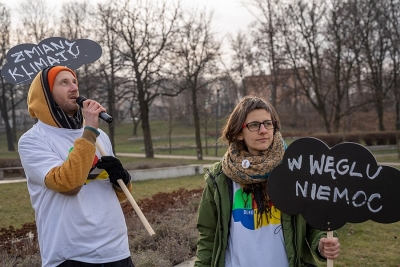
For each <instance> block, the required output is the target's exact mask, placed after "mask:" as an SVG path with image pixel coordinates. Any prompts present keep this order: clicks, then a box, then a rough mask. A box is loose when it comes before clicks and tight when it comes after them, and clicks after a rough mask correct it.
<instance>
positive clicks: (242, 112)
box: [221, 96, 281, 149]
mask: <svg viewBox="0 0 400 267" xmlns="http://www.w3.org/2000/svg"><path fill="white" fill-rule="evenodd" d="M256 109H264V110H266V111H267V112H268V113H270V114H271V119H272V120H273V121H275V129H274V133H275V132H276V131H279V129H280V128H281V123H280V120H279V116H278V113H276V111H275V109H274V107H273V106H272V105H271V104H270V103H269V102H268V101H266V100H264V99H262V98H260V97H257V96H245V97H243V98H242V100H240V102H239V103H238V104H237V105H236V106H235V108H234V109H233V111H232V113H231V115H230V116H229V118H228V120H227V122H226V124H225V125H224V127H223V129H222V136H221V138H222V139H223V140H224V141H227V142H228V143H229V144H231V143H235V144H236V146H237V147H238V148H239V149H244V148H246V145H245V143H244V140H238V139H237V137H238V136H239V134H240V133H241V132H242V125H243V123H244V122H245V120H246V117H247V114H249V113H250V112H251V111H253V110H256Z"/></svg>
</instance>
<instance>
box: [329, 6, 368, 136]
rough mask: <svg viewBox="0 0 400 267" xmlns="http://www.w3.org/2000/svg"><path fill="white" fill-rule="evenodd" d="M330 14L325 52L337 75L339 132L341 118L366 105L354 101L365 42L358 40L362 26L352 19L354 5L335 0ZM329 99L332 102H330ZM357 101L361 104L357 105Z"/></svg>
mask: <svg viewBox="0 0 400 267" xmlns="http://www.w3.org/2000/svg"><path fill="white" fill-rule="evenodd" d="M330 4H331V7H330V9H329V12H327V14H326V16H327V18H326V21H327V24H326V26H325V29H326V49H325V52H324V55H325V58H326V62H327V68H328V69H329V70H330V71H331V72H332V73H333V84H334V85H333V87H334V90H333V91H334V94H335V95H334V97H333V98H332V101H333V102H332V103H331V105H332V110H333V132H339V128H340V126H341V119H342V118H343V117H344V116H349V115H350V114H352V113H353V112H355V111H356V110H357V108H358V107H359V106H361V105H364V104H365V103H366V102H365V101H363V100H360V99H362V98H360V96H359V95H358V96H357V98H358V99H359V100H358V101H357V100H356V99H355V98H353V99H352V101H351V100H350V97H351V96H350V94H349V92H350V89H351V88H352V87H353V85H354V84H355V82H356V80H355V79H354V72H355V68H354V66H355V64H356V62H357V61H356V60H357V56H358V55H359V54H360V49H361V42H357V41H355V39H356V38H358V36H357V31H358V27H356V24H355V23H354V21H353V16H351V13H352V12H353V11H352V6H351V5H350V4H348V3H346V2H344V1H339V0H332V1H330ZM328 100H329V99H328ZM356 101H357V102H356Z"/></svg>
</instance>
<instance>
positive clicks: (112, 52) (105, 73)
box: [96, 3, 122, 153]
mask: <svg viewBox="0 0 400 267" xmlns="http://www.w3.org/2000/svg"><path fill="white" fill-rule="evenodd" d="M116 14H117V12H116V9H115V7H114V6H113V5H112V4H111V3H105V4H98V5H97V13H96V19H97V20H96V24H97V25H98V27H96V29H97V31H96V32H97V35H98V36H101V38H99V43H100V44H101V45H102V47H103V48H104V53H103V57H102V58H101V59H100V68H99V69H100V70H101V76H102V77H103V79H104V81H105V91H106V92H107V103H108V108H107V112H108V113H109V114H110V115H111V116H113V117H115V114H116V107H115V103H116V102H117V97H116V95H117V92H116V91H117V89H118V85H119V84H120V83H121V82H122V81H121V79H119V81H118V79H117V78H118V77H117V73H118V71H119V70H120V68H121V56H120V55H119V53H118V41H119V39H118V36H117V34H116V32H115V31H114V26H115V25H114V21H116V19H117V17H116ZM108 131H109V136H110V140H111V144H112V145H113V149H114V148H115V145H114V136H115V135H114V132H115V123H110V124H108ZM114 153H115V151H114Z"/></svg>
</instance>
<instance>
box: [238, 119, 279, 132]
mask: <svg viewBox="0 0 400 267" xmlns="http://www.w3.org/2000/svg"><path fill="white" fill-rule="evenodd" d="M261 124H263V125H264V128H265V129H267V130H272V129H274V128H275V127H276V121H272V120H266V121H263V122H259V121H252V122H249V123H247V124H243V125H242V128H245V127H247V129H249V131H250V132H255V131H258V130H260V127H261Z"/></svg>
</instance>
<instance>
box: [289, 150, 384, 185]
mask: <svg viewBox="0 0 400 267" xmlns="http://www.w3.org/2000/svg"><path fill="white" fill-rule="evenodd" d="M302 162H303V156H302V155H301V156H299V157H298V158H297V159H295V158H288V166H289V169H290V170H291V171H293V170H294V169H295V168H296V169H298V170H300V169H301V167H302ZM356 166H357V163H356V162H353V163H351V164H349V160H348V159H340V160H339V161H338V162H337V163H335V158H334V157H332V156H325V155H322V156H321V160H318V159H314V155H310V174H311V175H314V174H319V175H322V174H323V173H330V174H331V177H332V179H336V178H337V176H336V175H337V174H338V175H346V174H348V175H350V176H352V177H368V178H369V179H371V180H373V179H375V178H376V177H377V176H378V175H379V173H380V172H381V170H382V166H379V167H378V169H377V170H376V172H375V173H374V174H372V175H371V174H370V164H367V167H366V171H365V175H363V174H362V173H359V172H356V171H355V168H356Z"/></svg>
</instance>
